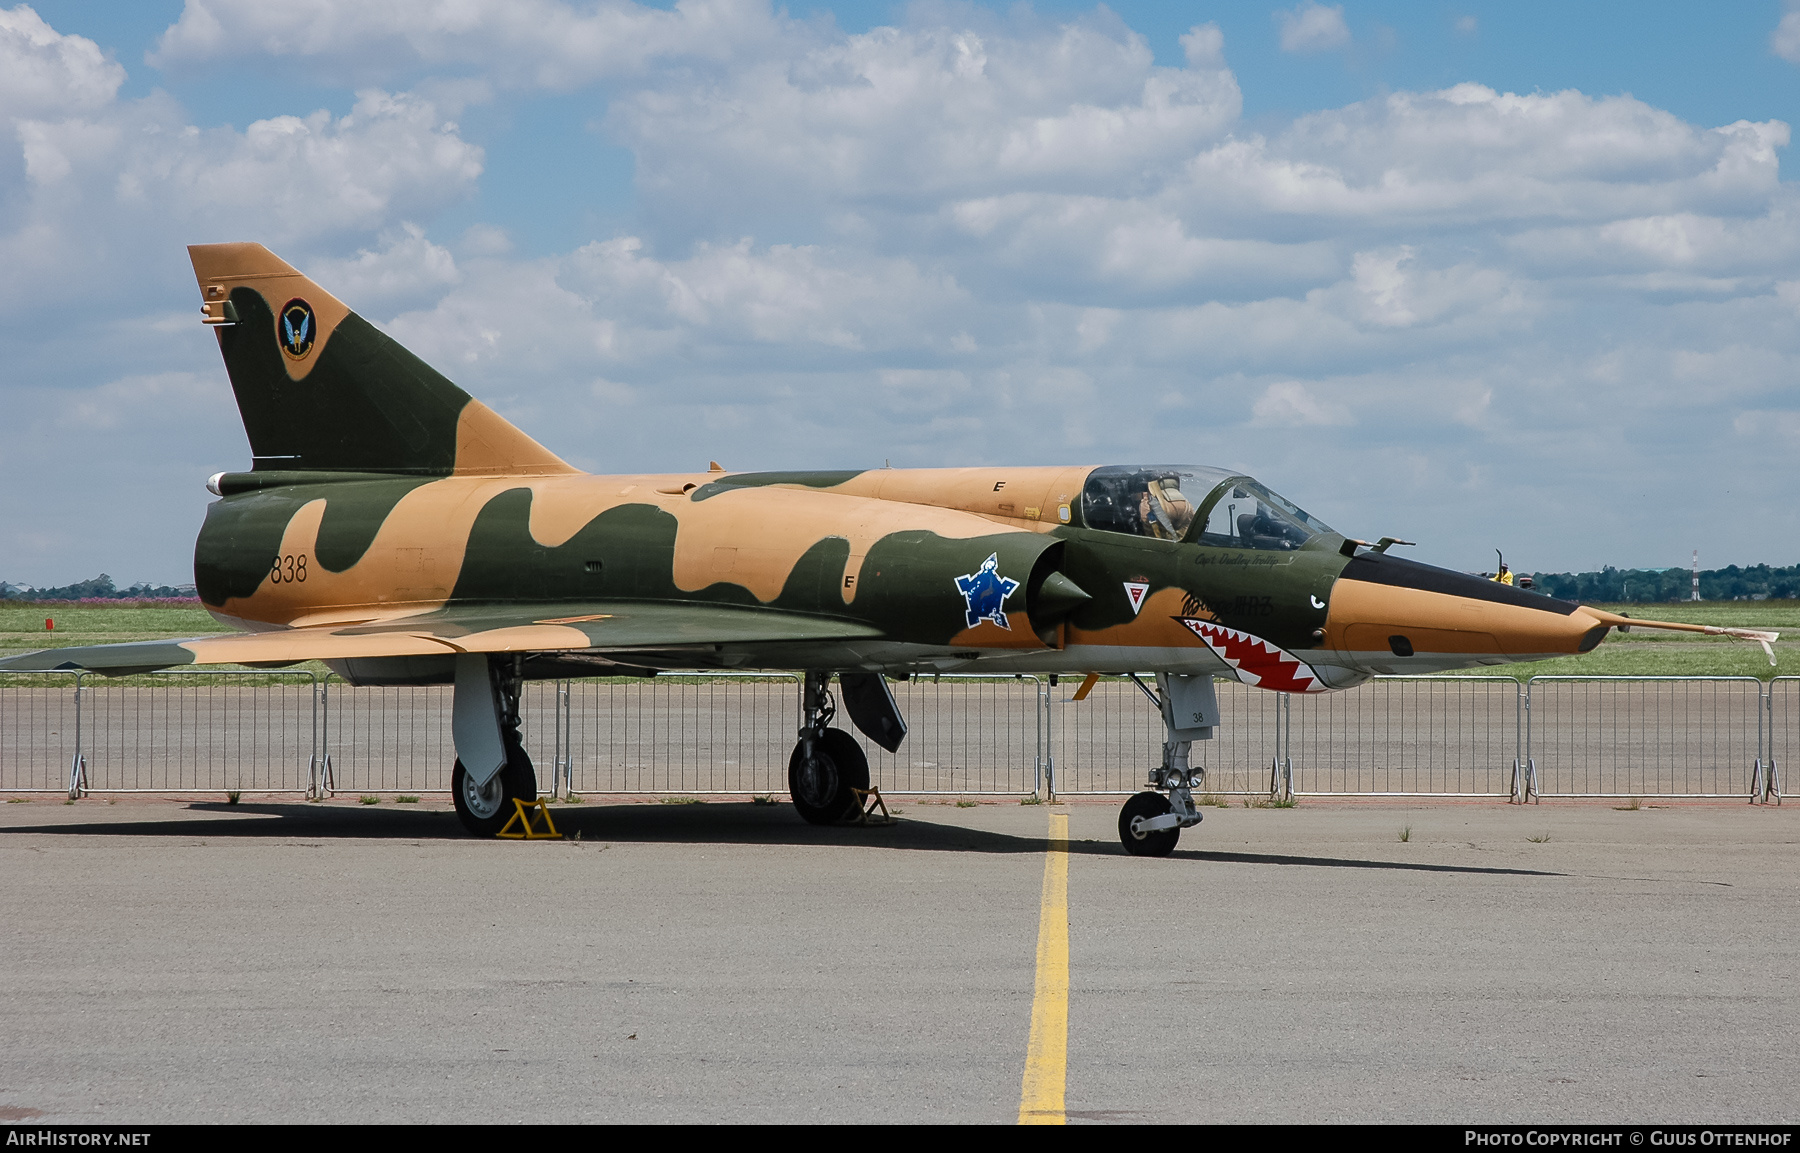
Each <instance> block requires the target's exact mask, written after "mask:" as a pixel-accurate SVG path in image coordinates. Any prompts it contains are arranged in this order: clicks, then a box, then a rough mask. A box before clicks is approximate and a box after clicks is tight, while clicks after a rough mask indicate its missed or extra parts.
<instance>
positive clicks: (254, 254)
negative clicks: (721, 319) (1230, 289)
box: [0, 244, 1774, 856]
mask: <svg viewBox="0 0 1800 1153" xmlns="http://www.w3.org/2000/svg"><path fill="white" fill-rule="evenodd" d="M188 251H189V254H190V256H191V257H192V260H193V265H194V273H195V275H196V277H197V278H198V280H199V285H200V293H201V297H202V300H203V304H202V306H201V311H202V312H203V314H204V316H203V319H204V322H205V323H206V324H208V325H211V326H213V328H214V332H215V334H216V336H217V338H218V343H219V350H220V352H221V353H222V354H223V355H224V359H225V368H226V372H227V374H228V375H229V376H230V379H231V387H232V390H233V391H234V392H235V393H236V396H237V403H238V409H239V412H240V413H241V414H242V416H243V421H244V428H245V430H246V432H247V433H248V434H249V440H250V448H251V453H252V464H251V467H250V469H249V470H248V471H245V472H224V473H219V474H217V475H215V476H214V477H212V478H211V480H209V481H208V482H207V487H208V488H209V489H210V490H211V491H212V492H213V493H214V494H215V495H217V496H218V497H219V499H218V500H217V501H216V502H214V503H213V504H212V505H210V506H209V507H208V509H207V515H206V522H205V525H204V527H203V528H202V529H201V531H200V536H199V540H198V542H197V543H196V546H195V550H194V580H195V584H196V587H197V589H198V592H199V596H200V599H201V601H202V602H203V603H204V604H205V605H206V607H207V609H208V611H210V612H211V613H212V614H213V615H214V616H215V617H216V618H218V619H219V620H220V621H221V622H223V623H225V624H228V625H231V626H233V627H234V628H236V629H238V630H241V631H238V632H235V633H231V634H228V635H224V636H210V637H197V638H194V639H191V640H183V641H169V642H145V643H134V644H119V645H98V646H91V647H77V648H63V649H53V650H46V651H43V652H38V653H32V654H26V655H24V656H19V657H14V658H11V659H9V660H4V661H0V668H5V669H15V670H60V669H77V668H79V669H91V670H94V671H96V672H99V673H105V674H115V675H119V674H126V673H135V672H144V671H149V670H153V669H162V668H168V667H171V666H175V665H187V664H220V663H233V664H245V665H258V666H265V665H266V666H278V665H284V664H292V663H296V662H299V661H307V660H322V661H324V662H325V663H326V664H328V665H329V666H330V667H331V668H332V669H333V670H335V671H336V672H337V673H338V674H339V675H340V676H342V677H343V678H344V679H345V680H348V681H350V682H352V683H354V684H396V683H410V684H421V683H451V684H454V686H455V690H454V695H453V701H454V704H453V710H452V722H451V728H452V734H453V736H454V740H455V747H456V757H457V759H456V763H455V766H454V769H453V774H452V791H453V794H454V797H455V804H456V811H457V813H458V815H459V816H460V817H461V819H462V822H463V824H464V825H465V826H466V827H467V828H468V829H469V831H471V832H473V833H476V834H492V833H494V832H497V831H498V830H499V829H500V827H501V826H502V825H503V824H504V823H505V822H506V821H507V820H508V818H509V817H510V816H511V815H512V814H513V805H512V803H511V802H512V801H513V800H514V799H515V798H516V799H521V800H530V799H533V798H535V797H536V794H537V782H536V777H535V775H534V772H533V769H532V764H531V759H530V756H529V755H528V754H527V752H526V750H525V749H524V747H523V745H522V743H521V741H520V737H519V695H520V694H519V690H520V685H521V684H522V682H524V681H526V680H530V679H534V678H547V677H571V676H609V675H611V676H617V675H648V674H653V673H655V672H656V671H658V670H665V669H695V668H720V669H727V668H729V669H780V670H797V671H799V672H801V673H802V674H803V676H802V678H801V679H802V687H801V690H800V691H801V697H802V699H801V708H802V713H803V716H804V723H803V725H802V727H801V729H800V732H799V739H798V741H797V743H796V744H795V746H794V750H793V754H792V756H791V758H790V760H789V763H788V784H789V787H790V790H791V793H792V796H793V802H794V806H795V808H796V809H797V810H798V811H799V813H800V815H801V816H802V817H804V818H805V819H806V820H808V821H812V822H817V823H827V822H833V821H837V820H841V819H844V818H846V817H847V816H849V815H851V814H852V813H853V812H854V811H855V810H856V805H857V798H856V797H855V795H854V794H853V792H852V790H853V789H857V788H866V787H867V786H868V783H869V768H868V762H867V759H866V758H865V757H864V755H863V753H862V751H861V747H860V746H859V745H858V744H857V743H856V741H855V740H853V739H852V738H851V737H850V735H849V734H848V733H846V732H845V731H844V730H843V729H841V728H834V727H832V726H831V723H830V722H831V720H832V719H833V716H834V713H835V702H834V700H833V697H832V694H831V692H830V682H831V680H832V678H833V677H834V676H835V677H836V678H837V681H838V685H839V689H840V692H841V695H842V698H843V701H844V704H845V706H846V709H847V711H848V713H849V716H850V719H851V721H852V722H853V723H854V724H855V725H856V727H857V728H858V729H860V730H861V731H862V732H863V733H864V734H865V735H867V736H868V737H869V738H870V739H871V740H873V741H874V742H876V743H877V744H879V745H881V746H882V747H884V748H886V749H889V750H890V751H891V750H894V749H897V748H898V747H899V744H900V742H901V741H902V740H903V739H904V737H905V734H906V724H905V721H904V720H903V719H902V718H901V716H900V715H899V711H898V709H897V708H896V706H895V703H894V698H893V695H892V693H891V692H890V691H889V689H888V687H887V680H886V679H885V678H889V677H895V678H904V677H908V676H912V675H918V674H924V673H935V672H944V671H952V670H980V671H989V672H1001V673H1012V672H1030V673H1039V674H1061V675H1077V676H1080V675H1094V674H1102V673H1139V674H1143V673H1151V674H1154V675H1155V677H1156V682H1157V687H1158V693H1157V697H1158V700H1159V702H1160V707H1161V711H1162V716H1163V722H1164V726H1165V737H1166V740H1165V743H1164V746H1163V758H1162V763H1161V764H1160V765H1158V766H1156V767H1155V768H1154V769H1153V770H1151V771H1150V773H1149V780H1148V782H1147V786H1146V789H1145V791H1143V792H1140V793H1138V794H1137V795H1136V796H1134V797H1132V798H1131V799H1130V800H1129V801H1127V802H1126V804H1125V806H1124V809H1123V811H1122V813H1121V815H1120V821H1119V825H1120V840H1121V842H1122V843H1123V844H1124V846H1125V848H1126V849H1127V850H1128V851H1130V852H1132V853H1134V854H1138V855H1147V856H1154V855H1165V854H1167V853H1169V852H1170V851H1171V850H1173V849H1174V847H1175V843H1176V839H1177V838H1178V837H1179V836H1180V831H1181V830H1182V829H1184V828H1188V827H1191V826H1193V825H1194V824H1197V823H1198V822H1199V820H1200V814H1199V812H1198V810H1196V808H1195V807H1194V803H1193V796H1192V792H1193V789H1194V788H1195V787H1197V786H1199V785H1200V783H1201V775H1202V771H1203V770H1202V769H1201V768H1199V767H1197V766H1195V765H1194V764H1193V761H1192V759H1191V744H1192V742H1193V741H1196V740H1206V739H1209V738H1211V736H1212V735H1213V731H1214V729H1215V728H1216V726H1217V724H1218V721H1219V710H1218V703H1217V700H1216V697H1215V694H1214V691H1213V678H1214V677H1215V676H1227V677H1235V678H1236V679H1238V680H1240V681H1243V682H1244V683H1246V684H1250V685H1255V686H1257V687H1260V688H1265V689H1272V690H1277V691H1281V692H1296V693H1314V692H1326V691H1330V690H1334V689H1346V688H1350V687H1352V686H1354V685H1356V684H1358V683H1360V682H1361V681H1363V680H1365V679H1367V678H1368V677H1370V676H1372V675H1374V674H1377V673H1420V672H1438V671H1442V670H1445V669H1458V668H1469V667H1473V666H1478V665H1494V664H1501V663H1504V662H1509V661H1526V660H1535V659H1539V658H1543V657H1551V656H1559V655H1562V654H1566V653H1578V652H1587V651H1589V650H1590V649H1592V648H1593V647H1594V646H1595V645H1597V644H1599V643H1600V641H1601V639H1602V638H1603V637H1604V636H1605V635H1606V633H1607V631H1608V630H1609V629H1610V628H1612V627H1614V626H1618V625H1625V624H1629V625H1630V626H1631V627H1635V628H1675V629H1688V630H1695V631H1706V632H1720V631H1725V632H1732V633H1733V634H1734V635H1741V636H1746V637H1748V638H1750V639H1753V640H1759V641H1763V642H1767V641H1769V640H1773V639H1774V634H1762V633H1749V632H1743V631H1741V630H1719V629H1715V628H1711V627H1707V626H1698V625H1680V624H1661V623H1658V622H1653V621H1644V620H1636V619H1632V620H1629V621H1628V620H1627V619H1626V618H1624V617H1620V616H1615V615H1614V614H1612V613H1608V612H1604V611H1601V610H1599V609H1595V608H1589V607H1585V606H1582V605H1578V604H1573V603H1570V602H1567V601H1560V600H1553V599H1551V598H1549V597H1546V596H1540V595H1536V594H1532V593H1528V592H1525V591H1523V590H1520V589H1516V588H1512V587H1510V586H1507V585H1503V584H1498V583H1495V582H1493V581H1488V580H1482V579H1480V578H1478V577H1473V576H1469V575H1465V574H1462V573H1456V572H1451V571H1448V570H1445V569H1440V568H1433V567H1431V566H1429V565H1424V564H1419V563H1416V562H1414V561H1410V560H1405V559H1402V558H1400V557H1398V556H1395V555H1392V554H1390V553H1389V551H1388V549H1389V547H1390V546H1391V545H1393V544H1395V543H1400V542H1396V541H1394V540H1392V539H1391V538H1384V539H1383V540H1381V541H1380V542H1378V543H1376V544H1374V545H1370V544H1368V543H1367V542H1365V541H1360V540H1356V539H1353V538H1349V537H1346V536H1344V535H1342V534H1341V533H1338V532H1336V531H1335V530H1333V529H1331V528H1330V527H1329V526H1327V525H1325V524H1324V523H1322V522H1321V521H1320V520H1319V519H1318V518H1317V517H1314V516H1312V515H1310V514H1308V513H1306V512H1304V511H1303V510H1302V509H1300V508H1299V506H1297V505H1295V504H1294V503H1293V502H1291V501H1289V500H1286V499H1284V498H1283V497H1281V496H1279V495H1277V494H1276V493H1274V492H1271V491H1270V490H1269V489H1268V488H1266V487H1264V486H1263V485H1261V484H1259V483H1258V482H1257V481H1256V480H1254V479H1252V478H1251V477H1248V476H1244V475H1242V474H1240V473H1237V472H1234V471H1232V470H1229V469H1220V468H1209V467H1204V466H1198V465H1104V466H1098V467H1095V466H1079V467H1068V468H1008V467H980V468H946V469H889V468H882V469H871V470H865V471H842V472H747V473H739V472H728V471H726V470H724V469H721V468H720V467H718V466H717V465H716V464H715V465H713V466H712V467H711V468H710V469H708V470H707V471H705V472H695V473H674V474H667V475H645V476H596V475H591V474H588V473H584V472H582V471H581V470H579V469H576V468H573V467H571V466H570V465H569V464H567V463H565V462H564V461H563V460H562V459H561V458H559V457H558V456H556V454H555V453H553V452H551V451H550V450H549V449H546V448H545V447H543V446H542V445H540V444H539V443H538V442H537V441H535V440H533V439H532V438H531V437H530V436H528V435H526V434H525V433H524V432H522V431H520V430H519V429H517V428H515V427H514V426H513V425H511V424H509V423H507V422H506V421H505V420H503V419H502V418H501V417H500V416H498V415H497V414H496V413H495V412H494V411H493V410H492V409H490V408H488V407H487V406H486V405H484V404H482V403H481V402H480V401H478V400H475V399H474V398H472V397H471V396H469V395H468V394H467V393H465V392H463V391H462V390H461V389H459V388H457V387H456V386H455V385H454V384H452V383H450V381H448V380H447V379H445V378H444V377H443V376H441V375H439V374H438V373H437V372H436V371H434V370H433V369H432V368H431V367H430V366H428V365H426V364H425V363H424V362H423V361H421V360H419V359H418V358H417V357H415V356H414V355H412V354H411V353H410V352H408V351H407V350H406V349H405V348H403V347H401V346H400V345H399V344H398V343H397V342H395V341H394V340H392V339H390V338H389V337H387V336H385V335H384V334H382V333H381V332H380V331H379V330H377V329H376V328H375V327H374V326H373V325H371V324H369V323H368V322H367V321H366V320H364V319H363V318H362V317H360V316H358V315H357V314H356V313H354V312H352V311H351V310H350V309H349V307H348V306H347V305H345V304H343V303H341V302H340V301H339V300H338V299H337V298H336V297H334V296H332V295H331V294H330V293H328V292H326V291H325V290H324V289H322V288H320V287H319V286H318V285H316V284H314V283H313V282H312V281H311V280H309V279H307V278H306V277H305V276H303V275H301V274H300V273H299V272H297V271H295V270H294V269H293V268H291V267H289V266H288V265H287V264H285V263H283V262H282V261H281V260H280V259H278V258H277V257H276V256H275V255H274V254H273V253H271V252H269V251H268V250H267V249H265V248H263V247H262V246H261V245H258V244H206V245H197V246H194V247H192V248H190V249H189V250H188Z"/></svg>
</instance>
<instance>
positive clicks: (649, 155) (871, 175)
mask: <svg viewBox="0 0 1800 1153" xmlns="http://www.w3.org/2000/svg"><path fill="white" fill-rule="evenodd" d="M1221 43H1222V41H1221V39H1220V38H1219V37H1218V35H1217V31H1216V29H1210V30H1209V29H1208V28H1207V27H1205V26H1202V27H1201V28H1199V29H1196V30H1194V31H1193V32H1191V33H1190V34H1189V36H1188V40H1187V44H1188V48H1189V54H1190V60H1191V61H1194V64H1193V65H1192V66H1191V67H1188V68H1184V69H1177V68H1165V67H1159V66H1157V65H1156V64H1155V63H1154V60H1153V58H1152V55H1151V52H1150V49H1149V47H1148V46H1147V45H1146V44H1145V43H1144V41H1143V38H1142V37H1140V36H1137V35H1135V34H1131V33H1129V32H1128V31H1126V30H1123V29H1120V28H1114V27H1110V26H1104V25H1100V24H1090V23H1083V22H1076V23H1071V24H1066V25H1061V26H1041V25H1038V24H1035V23H1031V22H1027V23H1024V24H1021V25H1018V26H1010V25H1009V26H1003V27H1000V28H996V29H988V30H985V31H976V30H973V29H970V28H966V27H958V26H954V25H948V24H938V25H925V26H921V27H909V28H905V29H897V28H877V29H874V30H872V31H870V32H869V33H867V34H864V35H857V36H847V37H841V38H838V39H835V40H830V41H826V42H823V43H821V44H818V45H816V46H809V47H807V48H806V49H805V50H804V51H801V52H799V53H798V54H796V55H795V56H793V57H791V58H787V59H780V60H773V61H767V62H762V63H756V64H745V65H743V66H741V67H736V68H733V69H731V70H729V71H727V73H726V74H725V75H724V76H722V77H720V78H719V79H718V80H716V81H714V82H709V83H706V84H693V83H686V82H681V83H675V82H672V81H665V82H663V83H659V84H656V85H653V86H649V87H645V88H643V89H640V90H638V91H636V92H634V93H631V94H628V95H626V96H625V97H623V98H622V99H620V100H619V101H617V102H616V103H615V104H614V106H613V108H612V112H611V114H610V117H609V124H610V125H611V128H612V130H613V131H614V132H615V133H616V135H617V137H618V138H619V139H620V140H622V141H623V142H624V143H626V144H628V145H629V146H630V147H631V148H632V149H633V151H634V152H635V153H636V155H637V158H638V182H639V187H640V188H641V189H642V190H643V192H644V193H645V195H646V197H647V198H648V200H649V202H650V203H651V204H653V205H655V206H656V207H657V211H659V212H662V213H666V214H681V215H684V216H690V217H707V218H711V219H715V220H723V221H730V222H733V223H730V224H726V225H725V227H735V222H738V221H747V220H752V219H762V220H767V219H769V218H770V217H771V216H775V217H779V216H780V215H782V214H784V213H785V214H791V215H795V216H801V217H803V218H805V219H807V220H812V219H818V218H821V217H824V216H826V215H827V213H828V211H829V209H826V208H821V207H820V206H822V205H825V206H833V207H835V208H836V209H837V213H836V214H835V216H834V218H846V219H849V220H856V219H862V218H865V217H867V216H870V215H875V216H881V215H883V214H885V213H889V212H892V211H895V210H900V211H906V210H912V211H931V210H933V209H935V207H936V206H937V205H938V204H940V203H942V201H943V199H944V198H946V197H952V198H962V197H978V196H992V195H997V194H1001V193H1005V192H1009V191H1016V190H1040V191H1042V190H1055V191H1061V192H1069V193H1078V192H1099V191H1103V190H1111V189H1115V188H1117V187H1119V186H1120V185H1121V184H1122V183H1124V184H1129V183H1131V182H1136V181H1142V180H1144V179H1146V178H1151V179H1154V174H1156V173H1158V172H1166V171H1168V170H1170V169H1172V168H1173V167H1175V166H1177V165H1179V164H1180V163H1181V161H1182V160H1183V159H1184V158H1185V157H1186V156H1188V155H1191V153H1192V151H1193V150H1194V149H1195V148H1197V147H1199V146H1201V145H1203V144H1205V143H1207V142H1210V141H1213V140H1216V139H1218V138H1220V137H1221V136H1222V135H1223V134H1224V133H1225V132H1226V131H1227V130H1228V128H1229V127H1230V125H1231V124H1232V123H1233V122H1234V121H1235V119H1236V118H1237V116H1238V113H1239V111H1240V109H1241V105H1242V98H1241V96H1240V94H1239V91H1238V87H1237V82H1236V79H1235V78H1234V77H1233V76H1232V74H1231V72H1230V71H1229V70H1227V69H1225V68H1224V67H1223V64H1222V62H1221V61H1220V59H1219V49H1220V45H1221ZM840 231H841V229H840Z"/></svg>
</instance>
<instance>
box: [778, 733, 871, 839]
mask: <svg viewBox="0 0 1800 1153" xmlns="http://www.w3.org/2000/svg"><path fill="white" fill-rule="evenodd" d="M806 746H807V742H806V741H804V740H803V741H801V742H800V743H799V744H797V745H795V746H794V755H793V756H791V757H789V758H788V792H789V793H791V794H792V795H793V798H794V808H795V809H796V810H797V811H798V812H799V813H800V816H801V817H802V818H804V819H805V820H806V821H807V822H809V823H811V824H814V825H831V824H836V823H837V822H838V821H844V820H848V819H850V818H851V817H854V816H855V815H856V811H857V808H858V802H857V797H856V794H855V793H853V792H851V791H850V790H852V789H866V788H868V787H869V758H868V757H866V756H864V755H863V751H862V746H861V745H859V744H857V743H856V738H854V737H852V736H851V735H850V734H849V733H846V732H845V731H844V730H843V729H826V730H825V731H824V732H822V733H820V734H819V735H818V736H817V737H814V738H813V740H812V755H811V756H808V755H807V748H806Z"/></svg>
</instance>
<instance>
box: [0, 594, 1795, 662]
mask: <svg viewBox="0 0 1800 1153" xmlns="http://www.w3.org/2000/svg"><path fill="white" fill-rule="evenodd" d="M1597 607H1601V608H1606V609H1610V610H1612V611H1614V612H1628V613H1630V614H1631V615H1632V616H1635V617H1650V618H1654V619H1657V620H1668V621H1680V622H1683V623H1687V624H1709V625H1723V626H1733V627H1740V628H1757V629H1775V630H1778V631H1780V632H1782V633H1783V634H1784V635H1783V639H1782V640H1781V641H1779V642H1777V643H1776V645H1775V654H1776V658H1777V660H1779V661H1780V662H1781V664H1780V667H1779V668H1773V669H1772V668H1770V667H1769V662H1768V659H1767V658H1766V657H1764V656H1763V652H1762V649H1761V648H1759V647H1758V646H1756V645H1754V644H1751V643H1749V642H1747V641H1739V640H1732V639H1731V638H1729V637H1708V636H1699V635H1695V634H1692V633H1665V632H1651V631H1647V630H1637V629H1634V630H1632V631H1631V632H1630V633H1624V634H1621V633H1617V632H1615V633H1613V634H1612V635H1610V636H1609V637H1607V639H1606V641H1605V643H1603V644H1602V645H1601V646H1600V647H1599V648H1598V649H1595V650H1594V651H1593V652H1591V653H1587V654H1585V655H1583V656H1575V657H1560V658H1558V659H1556V660H1550V661H1538V662H1536V663H1534V664H1519V665H1501V666H1498V667H1496V668H1489V669H1478V670H1473V671H1474V672H1476V673H1478V674H1488V675H1493V674H1501V675H1506V676H1514V677H1519V678H1524V677H1529V676H1544V675H1551V674H1555V675H1560V676H1571V675H1585V676H1685V677H1698V676H1750V677H1761V678H1763V679H1765V680H1766V679H1767V678H1769V677H1771V676H1774V675H1776V674H1800V601H1791V600H1789V601H1701V602H1698V603H1693V602H1688V603H1683V604H1669V605H1641V604H1640V605H1601V606H1597ZM45 617H49V618H51V619H53V620H55V622H56V628H55V629H54V630H53V631H49V632H46V631H45V630H44V618H45ZM226 631H228V630H226V629H224V628H223V627H221V626H220V625H219V623H218V622H217V621H215V620H213V618H212V617H211V616H210V615H209V614H208V613H207V612H206V610H205V609H201V608H197V607H196V608H184V607H179V606H175V607H171V606H167V605H143V606H139V605H136V604H134V603H132V602H129V601H126V602H122V603H121V604H120V605H118V606H116V607H115V606H111V605H78V604H54V605H43V604H30V603H20V602H14V601H0V653H19V652H27V651H30V650H32V649H45V648H61V647H63V646H66V645H98V644H115V643H117V642H120V641H148V640H163V639H168V638H178V637H194V636H205V635H207V634H209V633H220V632H226ZM1789 636H1791V637H1793V639H1792V640H1789V639H1787V637H1789ZM298 667H299V668H301V669H311V670H314V671H317V672H321V673H322V672H323V671H324V666H322V665H316V664H306V665H301V666H298Z"/></svg>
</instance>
